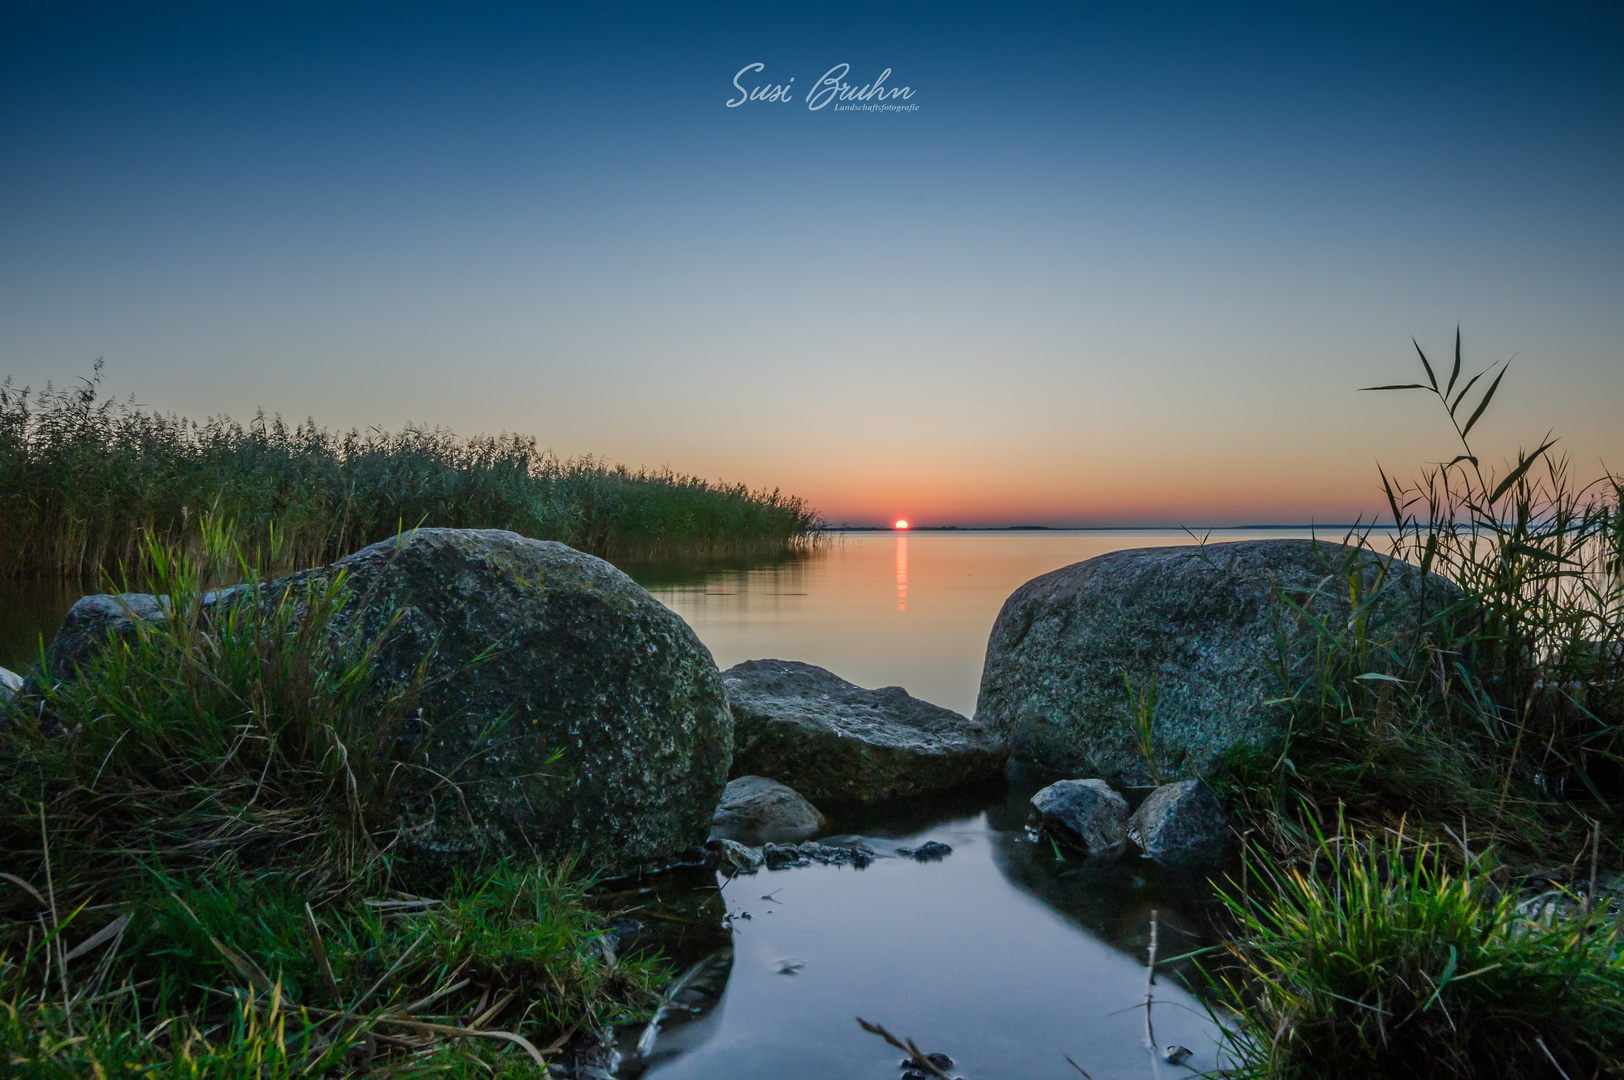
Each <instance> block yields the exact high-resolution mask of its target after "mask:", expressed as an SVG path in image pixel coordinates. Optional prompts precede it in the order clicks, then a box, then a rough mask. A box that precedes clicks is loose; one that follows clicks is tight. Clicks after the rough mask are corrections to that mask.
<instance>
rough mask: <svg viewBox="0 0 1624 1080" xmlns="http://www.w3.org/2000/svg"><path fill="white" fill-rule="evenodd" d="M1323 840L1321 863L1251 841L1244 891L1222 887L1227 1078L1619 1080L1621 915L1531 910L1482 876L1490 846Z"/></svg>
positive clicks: (1623, 1041) (1398, 837) (1623, 1069)
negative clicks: (1295, 863) (1232, 1066)
mask: <svg viewBox="0 0 1624 1080" xmlns="http://www.w3.org/2000/svg"><path fill="white" fill-rule="evenodd" d="M1317 840H1318V852H1317V853H1318V855H1319V860H1318V862H1317V864H1316V865H1315V866H1314V867H1312V868H1307V869H1305V868H1302V867H1289V866H1286V865H1283V864H1281V863H1278V862H1276V861H1274V860H1271V859H1269V858H1268V857H1267V856H1263V855H1257V854H1254V855H1253V857H1252V859H1251V865H1250V873H1249V890H1250V893H1249V894H1243V893H1242V892H1241V891H1240V890H1239V888H1238V887H1233V883H1232V888H1231V890H1230V891H1229V892H1228V893H1227V894H1226V896H1225V902H1226V904H1227V906H1228V908H1229V910H1230V913H1231V914H1232V916H1233V917H1234V918H1235V920H1236V921H1237V923H1238V930H1237V933H1236V935H1235V937H1234V938H1233V939H1232V941H1231V942H1230V944H1229V951H1230V953H1231V955H1232V959H1233V961H1234V963H1235V965H1236V966H1235V968H1233V969H1231V971H1230V973H1229V974H1228V975H1227V976H1226V977H1225V978H1224V979H1223V980H1222V981H1221V982H1220V987H1221V992H1222V996H1223V997H1224V998H1225V999H1226V1000H1227V1002H1228V1004H1229V1005H1231V1006H1232V1007H1233V1008H1234V1009H1235V1010H1236V1012H1237V1014H1238V1016H1239V1017H1240V1018H1241V1023H1240V1024H1239V1025H1238V1026H1237V1027H1235V1028H1233V1029H1232V1030H1231V1037H1230V1040H1229V1043H1230V1047H1229V1048H1230V1051H1231V1055H1232V1056H1233V1057H1234V1059H1235V1060H1236V1061H1237V1062H1238V1063H1239V1065H1240V1067H1239V1069H1237V1070H1236V1072H1235V1073H1234V1074H1233V1075H1237V1076H1241V1077H1250V1078H1258V1080H1263V1078H1268V1080H1296V1078H1303V1080H1307V1078H1314V1080H1341V1078H1348V1080H1354V1078H1359V1080H1367V1078H1370V1077H1386V1076H1404V1077H1418V1078H1425V1077H1439V1078H1442V1077H1463V1078H1471V1077H1497V1078H1499V1077H1541V1078H1544V1077H1551V1078H1558V1077H1561V1076H1564V1075H1565V1076H1568V1077H1570V1078H1578V1077H1595V1076H1604V1075H1605V1076H1618V1075H1624V940H1621V929H1620V925H1619V918H1618V913H1616V912H1613V911H1600V910H1597V911H1595V912H1592V913H1589V914H1585V915H1581V916H1580V917H1577V918H1572V919H1565V920H1557V921H1553V922H1550V923H1541V922H1531V921H1528V920H1526V919H1523V918H1521V917H1520V916H1519V914H1518V912H1517V908H1516V897H1515V895H1513V894H1510V893H1506V894H1502V893H1500V892H1499V890H1497V889H1496V888H1495V886H1494V885H1493V884H1492V883H1491V882H1490V881H1489V880H1487V878H1486V877H1485V876H1483V875H1482V873H1481V870H1482V869H1483V868H1484V867H1485V866H1493V865H1494V861H1493V859H1492V858H1490V857H1489V856H1488V855H1486V854H1481V853H1480V854H1473V853H1470V852H1462V853H1452V854H1457V855H1458V858H1455V857H1452V858H1445V857H1443V854H1444V853H1443V852H1441V851H1440V850H1439V849H1438V848H1436V847H1433V846H1430V845H1424V844H1423V845H1418V844H1416V843H1415V842H1414V841H1413V840H1411V839H1409V838H1406V837H1405V836H1404V834H1403V833H1402V832H1397V833H1386V834H1383V835H1381V836H1379V837H1377V838H1375V839H1373V840H1371V839H1367V840H1364V841H1358V840H1356V839H1354V838H1353V837H1352V836H1351V835H1349V834H1348V833H1346V832H1339V833H1337V834H1335V835H1333V836H1330V837H1323V836H1321V837H1317ZM1451 865H1459V866H1461V867H1462V868H1461V869H1460V870H1459V871H1458V872H1457V871H1452V870H1451V869H1450V866H1451Z"/></svg>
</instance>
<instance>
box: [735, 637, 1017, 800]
mask: <svg viewBox="0 0 1624 1080" xmlns="http://www.w3.org/2000/svg"><path fill="white" fill-rule="evenodd" d="M722 681H723V684H724V685H725V686H726V687H727V695H728V701H729V702H730V704H731V705H732V709H733V720H734V724H735V736H734V741H735V744H736V749H735V753H734V758H733V771H734V774H735V775H741V774H753V775H756V776H766V777H771V778H772V779H774V780H778V781H780V782H782V783H785V784H788V785H789V786H790V787H792V788H794V789H795V790H796V791H798V792H800V793H801V794H802V795H804V796H806V797H807V798H809V799H814V800H819V801H822V800H832V801H840V802H872V801H876V800H880V799H888V798H894V797H896V796H902V795H921V794H925V793H928V792H934V791H945V790H947V789H949V788H953V787H957V786H960V785H962V784H969V783H975V782H977V781H982V780H987V779H990V778H992V777H995V776H997V775H998V772H999V769H1001V768H1002V767H1003V764H1004V758H1005V756H1006V755H1005V753H1004V746H1003V742H1002V741H1001V740H1000V739H999V738H998V737H997V736H995V735H994V734H993V733H992V732H990V731H988V730H987V729H986V728H985V727H984V726H983V725H981V724H979V723H977V722H976V721H974V720H970V719H968V718H966V717H964V716H961V715H959V714H958V713H956V712H953V711H952V710H951V709H944V708H941V707H940V706H937V705H932V704H931V703H930V702H928V701H921V700H919V699H918V698H916V697H912V696H911V695H909V693H908V692H907V691H906V690H904V689H902V687H900V686H885V687H881V688H880V689H878V690H865V689H864V688H863V687H861V686H857V685H855V684H853V683H849V682H847V681H846V680H845V679H842V678H840V677H839V676H838V675H835V674H834V673H833V672H830V671H826V670H825V669H823V668H820V667H814V666H813V665H811V664H803V663H800V662H798V661H794V660H746V661H745V662H744V663H742V664H738V665H735V666H734V667H730V668H728V669H727V671H725V672H723V673H722Z"/></svg>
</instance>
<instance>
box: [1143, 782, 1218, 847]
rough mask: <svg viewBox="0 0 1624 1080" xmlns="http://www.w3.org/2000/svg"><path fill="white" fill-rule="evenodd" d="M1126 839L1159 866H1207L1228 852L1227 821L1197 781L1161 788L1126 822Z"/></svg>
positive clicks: (1203, 785) (1211, 793)
mask: <svg viewBox="0 0 1624 1080" xmlns="http://www.w3.org/2000/svg"><path fill="white" fill-rule="evenodd" d="M1128 838H1129V839H1131V840H1132V841H1133V842H1134V843H1136V844H1138V845H1139V846H1140V848H1141V849H1143V850H1144V852H1145V854H1146V855H1149V856H1151V857H1153V858H1155V859H1157V860H1158V861H1160V862H1168V863H1207V862H1213V861H1216V860H1218V859H1221V858H1222V857H1223V855H1224V852H1225V851H1227V850H1228V848H1229V840H1230V832H1229V818H1228V817H1227V816H1226V815H1225V814H1224V807H1223V804H1222V803H1220V802H1219V801H1218V796H1217V795H1214V794H1213V792H1212V789H1211V788H1209V787H1208V786H1207V785H1206V784H1203V783H1202V782H1201V781H1199V780H1180V781H1179V782H1178V783H1176V784H1163V785H1162V786H1161V787H1159V788H1157V789H1156V790H1155V791H1153V792H1151V793H1150V795H1149V797H1148V798H1146V799H1145V801H1144V802H1143V803H1141V804H1140V805H1139V809H1138V810H1136V811H1134V815H1133V817H1132V818H1131V819H1130V820H1129V821H1128Z"/></svg>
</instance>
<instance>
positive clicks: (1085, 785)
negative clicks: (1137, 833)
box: [1029, 779, 1128, 858]
mask: <svg viewBox="0 0 1624 1080" xmlns="http://www.w3.org/2000/svg"><path fill="white" fill-rule="evenodd" d="M1030 805H1031V811H1030V819H1029V820H1030V822H1031V823H1032V824H1033V825H1037V826H1039V827H1041V828H1042V829H1043V831H1044V832H1046V833H1048V834H1049V836H1050V837H1051V838H1053V839H1054V841H1055V843H1057V844H1059V845H1060V846H1061V847H1064V848H1070V849H1071V850H1072V851H1076V852H1080V853H1082V854H1084V855H1092V856H1097V857H1101V858H1113V857H1115V856H1117V855H1121V854H1122V853H1123V851H1124V850H1126V848H1127V846H1128V800H1127V799H1124V798H1123V797H1122V796H1121V795H1120V794H1118V793H1117V792H1116V791H1114V790H1113V789H1112V788H1111V785H1110V784H1107V783H1106V782H1105V781H1104V780H1097V779H1094V780H1060V781H1057V782H1055V783H1053V784H1050V785H1049V786H1048V787H1046V788H1044V789H1043V790H1042V791H1040V792H1038V793H1037V794H1036V795H1033V796H1032V799H1031V803H1030Z"/></svg>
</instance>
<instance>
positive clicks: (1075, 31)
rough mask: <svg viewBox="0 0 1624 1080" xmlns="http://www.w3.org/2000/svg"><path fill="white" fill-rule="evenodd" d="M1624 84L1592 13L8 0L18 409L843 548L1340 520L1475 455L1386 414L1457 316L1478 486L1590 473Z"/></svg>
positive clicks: (1613, 388)
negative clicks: (828, 533) (430, 435)
mask: <svg viewBox="0 0 1624 1080" xmlns="http://www.w3.org/2000/svg"><path fill="white" fill-rule="evenodd" d="M1620 55H1624V14H1621V10H1620V9H1619V8H1618V7H1617V6H1616V5H1602V4H1596V5H1581V6H1563V5H1560V4H1539V5H1532V4H1530V5H1526V6H1521V7H1514V6H1496V5H1491V4H1478V3H1473V4H1466V3H1452V4H1437V3H1405V4H1394V5H1377V4H1357V5H1354V4H1336V3H1328V4H1298V3H1281V4H1261V5H1240V4H1223V5H1214V4H1160V3H1154V2H1151V3H1122V4H1110V5H1107V4H1087V3H1078V4H1052V5H1051V4H1032V5H1023V4H1018V3H998V4H990V3H989V4H983V5H950V4H943V3H928V4H891V3H879V2H871V3H862V4H842V3H803V4H795V5H789V4H772V5H769V4H760V3H755V4H738V5H727V4H711V5H707V4H692V5H674V4H663V5H649V6H630V5H615V4H587V5H583V4H571V5H558V6H552V5H546V4H534V3H532V4H522V5H512V6H500V5H476V4H456V5H453V4H443V5H432V6H431V5H421V6H420V5H409V4H401V3H390V4H375V5H369V4H345V3H331V4H325V5H319V6H300V5H298V4H292V3H278V4H271V5H252V4H231V5H221V4H214V5H207V6H196V7H186V6H165V5H118V6H115V7H100V6H87V5H76V4H73V3H50V4H43V3H42V4H25V3H11V4H7V5H5V6H4V8H3V9H0V147H3V154H4V158H3V161H4V168H3V169H0V376H9V377H10V378H11V379H12V380H13V382H14V383H15V384H16V385H32V386H35V387H41V386H43V385H44V384H45V383H46V382H47V381H54V382H55V383H56V384H58V385H60V384H62V383H64V382H71V381H72V380H73V379H75V378H77V377H80V376H84V375H87V374H88V373H89V372H90V369H91V364H92V362H93V361H94V360H95V359H97V358H103V359H105V362H106V366H105V371H104V374H105V381H106V386H107V387H108V388H109V389H110V390H112V391H113V392H115V393H117V394H119V395H121V396H122V395H125V394H131V393H133V394H134V395H135V396H136V399H137V400H138V401H139V402H141V403H143V404H145V405H148V406H151V407H154V408H157V409H161V410H164V411H174V412H178V413H181V414H184V415H188V416H192V417H198V418H200V417H205V416H211V415H217V414H222V413H224V414H229V415H231V416H234V417H238V418H243V419H246V418H248V417H250V416H251V415H252V414H253V413H254V411H255V410H256V409H264V410H265V411H266V412H268V413H281V414H282V415H284V416H286V417H288V418H289V419H294V420H296V419H303V418H305V417H313V418H314V419H315V420H316V421H317V422H318V423H319V424H323V425H326V426H329V427H334V428H349V427H352V426H356V427H363V428H364V427H369V426H374V425H377V426H382V427H385V428H395V427H399V426H400V425H402V424H404V423H407V422H414V423H420V424H427V425H430V426H446V427H449V428H451V429H453V430H455V431H457V432H460V433H464V434H473V433H476V432H481V431H489V432H498V431H519V432H524V433H527V434H533V435H535V436H536V437H537V438H538V439H539V440H540V441H541V442H542V444H543V445H546V446H550V447H552V448H553V449H554V450H555V451H557V452H558V453H559V454H561V455H564V456H573V455H581V454H592V455H599V456H602V457H604V458H606V459H608V460H610V461H615V462H623V463H626V464H628V465H631V466H634V467H636V466H648V467H652V468H660V467H667V466H669V467H670V468H673V469H675V470H678V471H679V472H684V473H692V474H698V475H701V476H705V477H709V478H717V479H726V480H728V481H743V482H745V483H747V484H749V485H750V486H752V487H756V488H780V489H783V490H785V491H788V492H793V493H795V494H797V495H800V496H802V497H804V498H806V499H807V500H808V501H809V502H810V503H812V504H813V505H814V506H816V507H818V508H819V509H820V510H822V511H823V513H824V514H825V515H826V517H827V518H828V519H829V520H830V521H831V522H834V523H837V524H838V523H851V524H879V523H882V522H888V521H890V520H892V519H893V518H895V517H907V518H908V519H910V520H912V521H913V522H915V523H916V524H961V525H976V524H986V525H996V524H1029V523H1037V524H1051V525H1123V524H1138V525H1152V524H1173V525H1179V524H1182V525H1223V524H1250V523H1265V522H1278V523H1288V522H1290V523H1296V522H1305V521H1310V520H1314V521H1319V522H1339V521H1347V520H1351V519H1352V518H1353V517H1354V516H1356V515H1358V514H1361V513H1370V512H1373V511H1375V510H1377V509H1378V508H1379V507H1380V506H1381V496H1380V489H1379V477H1378V474H1377V465H1378V463H1380V465H1381V466H1382V467H1384V468H1386V469H1387V470H1388V471H1389V472H1390V473H1393V474H1396V475H1398V476H1401V477H1408V476H1413V475H1415V474H1416V473H1417V472H1418V470H1419V469H1420V468H1421V467H1422V466H1423V465H1424V464H1425V463H1426V462H1431V461H1438V460H1440V459H1443V460H1447V459H1448V458H1450V457H1453V456H1454V454H1455V453H1456V452H1457V446H1456V444H1455V443H1454V441H1453V439H1454V436H1453V433H1452V431H1451V429H1450V427H1449V425H1448V422H1447V418H1446V417H1445V416H1444V415H1443V413H1442V410H1441V409H1440V408H1439V406H1438V404H1437V402H1436V401H1435V400H1427V399H1426V398H1424V397H1423V396H1422V395H1413V394H1411V395H1394V394H1371V393H1364V394H1361V393H1360V392H1359V391H1358V388H1359V387H1361V386H1366V385H1370V384H1373V383H1387V382H1400V381H1410V380H1411V379H1413V378H1415V377H1416V376H1418V375H1419V374H1420V368H1419V361H1418V360H1417V359H1416V356H1415V350H1414V346H1413V345H1412V344H1411V339H1412V337H1413V338H1414V339H1416V340H1417V341H1418V342H1419V343H1420V345H1421V347H1422V348H1424V349H1426V350H1427V351H1428V354H1429V355H1431V356H1433V357H1434V359H1440V358H1442V359H1443V360H1444V363H1445V364H1446V365H1447V363H1448V362H1449V360H1450V359H1452V350H1453V343H1454V335H1455V332H1456V328H1457V326H1459V327H1460V330H1461V333H1462V336H1463V341H1464V353H1465V363H1466V366H1467V368H1468V370H1469V371H1474V372H1475V371H1476V370H1478V369H1479V368H1482V367H1487V366H1489V365H1491V364H1494V363H1498V362H1501V361H1506V360H1510V361H1511V370H1510V373H1509V374H1508V375H1507V377H1506V380H1505V382H1504V384H1503V385H1502V386H1501V388H1500V391H1499V394H1498V396H1497V399H1496V401H1495V402H1494V404H1493V406H1492V407H1491V409H1490V411H1489V412H1488V414H1487V415H1486V417H1485V419H1484V420H1483V421H1482V422H1481V424H1480V426H1479V430H1478V431H1477V432H1474V442H1475V443H1477V447H1476V448H1477V449H1478V450H1479V451H1480V453H1482V454H1483V455H1484V456H1485V457H1487V458H1489V459H1490V460H1500V459H1502V458H1504V457H1505V456H1507V455H1513V454H1515V452H1516V450H1517V448H1518V447H1519V446H1532V445H1536V444H1537V443H1538V441H1539V440H1541V439H1542V438H1543V436H1544V435H1545V434H1546V432H1547V431H1553V432H1554V433H1555V434H1557V435H1559V436H1560V437H1561V438H1562V442H1561V443H1559V444H1558V445H1559V447H1561V448H1562V449H1564V450H1565V451H1566V452H1567V453H1568V454H1569V455H1570V457H1571V458H1572V461H1573V465H1574V471H1575V473H1576V474H1583V475H1584V476H1585V477H1587V478H1588V477H1589V476H1593V475H1599V474H1600V472H1601V471H1602V469H1603V468H1604V467H1606V466H1610V467H1611V468H1613V469H1614V470H1621V469H1624V424H1621V423H1620V422H1619V417H1620V416H1621V415H1624V63H1620V62H1619V56H1620ZM757 64H759V65H761V66H760V67H759V68H753V69H751V66H752V65H757ZM839 65H849V67H848V68H846V69H845V72H844V74H845V78H844V81H845V82H847V83H849V84H851V85H852V86H853V87H855V88H858V89H860V88H862V87H863V86H872V85H873V84H874V82H875V81H876V80H878V79H879V78H880V76H881V74H882V72H887V71H888V72H889V74H888V75H886V76H885V77H884V80H883V81H882V82H881V83H880V85H881V87H882V88H887V90H888V96H887V97H886V99H885V102H884V103H885V104H889V105H896V106H906V107H911V108H899V109H895V110H891V111H880V110H868V111H860V110H853V109H843V108H838V106H839V105H841V104H852V103H853V102H852V101H850V100H848V101H846V102H840V101H834V102H830V103H828V104H825V105H824V106H823V107H822V108H813V107H812V106H813V105H814V104H815V103H816V102H815V101H810V100H808V99H809V95H813V94H814V92H815V91H816V90H817V88H818V87H819V86H820V85H822V84H823V79H824V77H825V76H826V74H827V73H829V72H830V71H831V69H833V70H834V71H835V72H836V77H837V80H838V76H839V74H840V72H841V69H840V68H839ZM745 69H750V70H745ZM741 71H742V74H740V73H741ZM791 79H793V80H794V81H793V82H790V80H791ZM735 80H737V85H738V86H741V87H743V88H745V90H746V91H748V90H751V89H753V88H755V87H757V86H765V87H767V88H768V91H769V92H770V91H771V88H773V87H776V86H779V85H785V84H787V85H788V86H789V91H788V92H787V93H785V94H783V95H781V96H782V97H783V98H784V100H770V101H763V100H748V98H749V95H748V93H740V91H739V90H738V89H736V88H735ZM904 90H905V91H906V96H903V94H902V93H901V91H904ZM757 96H758V98H759V96H760V95H757ZM868 100H869V103H870V104H877V103H879V102H878V101H877V100H876V98H875V97H873V96H871V97H870V98H869V99H868ZM729 101H737V102H738V103H737V104H735V105H732V106H730V105H729V104H728V102H729Z"/></svg>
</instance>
